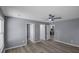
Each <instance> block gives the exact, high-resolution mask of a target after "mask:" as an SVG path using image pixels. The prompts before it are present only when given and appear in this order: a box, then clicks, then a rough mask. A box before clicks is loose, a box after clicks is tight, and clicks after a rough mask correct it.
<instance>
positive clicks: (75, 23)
mask: <svg viewBox="0 0 79 59" xmlns="http://www.w3.org/2000/svg"><path fill="white" fill-rule="evenodd" d="M55 39H56V40H58V41H62V42H66V43H70V44H75V45H79V19H72V20H65V21H64V20H62V21H57V22H55Z"/></svg>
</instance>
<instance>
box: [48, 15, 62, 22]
mask: <svg viewBox="0 0 79 59" xmlns="http://www.w3.org/2000/svg"><path fill="white" fill-rule="evenodd" d="M55 19H62V17H56V16H55V15H52V14H49V21H54V20H55Z"/></svg>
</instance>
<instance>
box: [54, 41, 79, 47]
mask: <svg viewBox="0 0 79 59" xmlns="http://www.w3.org/2000/svg"><path fill="white" fill-rule="evenodd" d="M54 41H56V42H60V43H64V44H67V45H71V46H74V47H79V45H76V44H71V43H67V42H63V41H60V40H54Z"/></svg>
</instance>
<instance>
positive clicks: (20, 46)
mask: <svg viewBox="0 0 79 59" xmlns="http://www.w3.org/2000/svg"><path fill="white" fill-rule="evenodd" d="M22 46H26V44H24V45H19V46H15V47H10V48H5V49H4V50H9V49H13V48H18V47H22Z"/></svg>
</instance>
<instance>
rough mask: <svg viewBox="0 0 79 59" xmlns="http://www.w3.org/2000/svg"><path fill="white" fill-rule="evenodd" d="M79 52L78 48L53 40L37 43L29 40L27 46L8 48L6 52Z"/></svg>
mask: <svg viewBox="0 0 79 59" xmlns="http://www.w3.org/2000/svg"><path fill="white" fill-rule="evenodd" d="M72 52H73V53H79V48H77V47H73V46H69V45H65V44H62V43H58V42H55V41H53V40H47V41H41V42H38V43H32V42H29V44H28V45H27V46H23V47H19V48H14V49H9V50H7V51H6V53H72Z"/></svg>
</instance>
